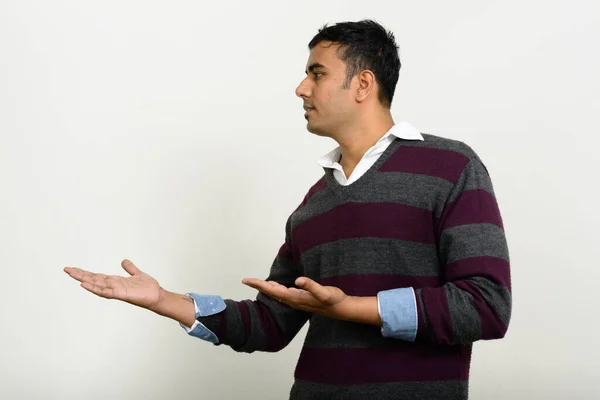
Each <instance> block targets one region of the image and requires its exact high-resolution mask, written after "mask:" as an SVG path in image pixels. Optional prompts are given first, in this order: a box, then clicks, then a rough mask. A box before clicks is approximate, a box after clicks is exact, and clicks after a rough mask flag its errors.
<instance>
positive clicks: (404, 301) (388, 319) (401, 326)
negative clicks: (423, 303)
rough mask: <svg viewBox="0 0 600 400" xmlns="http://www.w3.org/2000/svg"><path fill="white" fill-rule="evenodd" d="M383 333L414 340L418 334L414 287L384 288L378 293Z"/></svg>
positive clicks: (387, 335) (408, 340) (392, 336)
mask: <svg viewBox="0 0 600 400" xmlns="http://www.w3.org/2000/svg"><path fill="white" fill-rule="evenodd" d="M377 304H378V309H379V316H380V317H381V322H382V323H383V327H382V328H381V334H382V335H383V336H384V337H387V338H393V339H401V340H405V341H407V342H414V341H415V338H416V336H417V326H418V325H417V324H418V320H417V299H416V297H415V291H414V290H413V288H411V287H408V288H398V289H391V290H383V291H381V292H379V293H377Z"/></svg>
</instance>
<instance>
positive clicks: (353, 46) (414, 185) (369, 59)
mask: <svg viewBox="0 0 600 400" xmlns="http://www.w3.org/2000/svg"><path fill="white" fill-rule="evenodd" d="M309 49H310V56H309V59H308V63H307V67H306V74H307V76H306V78H305V79H304V80H303V81H302V82H301V83H300V85H299V86H298V88H297V89H296V95H297V96H298V97H300V98H301V99H302V100H303V103H304V109H305V110H306V114H305V118H306V120H307V129H308V131H310V132H312V133H314V134H316V135H320V136H327V137H331V138H333V139H334V140H336V141H337V143H338V144H339V147H338V148H337V149H335V150H334V151H332V152H331V153H329V154H327V155H326V156H325V157H323V158H322V159H321V160H320V161H319V162H320V164H321V165H322V166H323V168H324V171H325V173H324V175H323V177H322V178H321V179H319V180H318V182H316V184H315V185H314V186H312V187H311V188H310V190H309V191H308V193H307V195H306V196H305V198H304V200H303V201H302V202H301V204H300V205H299V206H298V208H297V209H296V210H295V211H294V212H293V213H292V214H291V215H290V217H289V218H288V220H287V223H286V227H285V232H286V235H285V241H284V243H283V245H282V246H281V248H280V250H279V252H278V254H277V256H276V257H275V260H274V262H273V265H272V266H271V270H270V274H269V276H268V278H267V279H266V280H264V281H263V280H259V279H254V278H248V279H244V280H243V281H242V282H243V283H244V284H246V285H249V286H251V287H253V288H256V289H257V290H258V291H259V293H258V295H257V297H256V300H255V301H250V300H244V301H241V302H236V301H233V300H223V299H222V298H221V297H220V296H202V295H198V294H195V293H190V294H186V295H182V294H176V293H171V292H168V291H166V290H164V289H162V288H161V287H160V286H159V284H158V282H157V281H156V280H155V279H153V278H152V277H150V276H148V275H147V274H145V273H143V272H142V271H140V270H139V269H138V268H137V267H136V266H135V265H133V263H132V262H131V261H128V260H125V261H123V263H122V266H123V268H124V269H125V270H126V271H127V272H128V273H129V274H130V275H131V276H130V277H127V278H122V277H117V276H106V275H102V274H93V273H90V272H87V271H83V270H80V269H78V268H70V267H67V268H65V271H66V272H67V273H68V274H69V275H70V276H72V277H73V278H75V279H77V280H79V281H81V282H82V286H83V287H84V288H85V289H87V290H88V291H90V292H92V293H94V294H96V295H99V296H102V297H106V298H115V299H120V300H123V301H126V302H129V303H132V304H135V305H138V306H141V307H144V308H147V309H149V310H152V311H154V312H156V313H158V314H160V315H164V316H167V317H170V318H173V319H175V320H177V321H179V322H180V323H181V324H182V326H183V327H184V328H185V329H186V330H187V331H188V333H189V334H190V335H193V336H196V337H200V338H202V339H204V340H207V341H209V342H212V343H214V344H216V345H221V344H226V345H228V346H230V347H231V348H233V349H234V350H236V351H240V352H249V353H250V352H253V351H257V350H258V351H278V350H280V349H282V348H284V347H285V346H286V345H287V344H288V343H289V342H290V341H291V340H292V339H293V338H294V336H295V335H296V334H297V333H298V331H299V330H300V329H301V328H302V326H303V325H304V324H305V323H306V322H307V321H310V327H309V330H308V334H307V336H306V339H305V342H304V347H303V349H302V352H301V354H300V357H299V360H298V364H297V367H296V371H295V382H294V385H293V387H292V389H291V393H290V398H292V399H333V398H335V399H365V398H372V399H466V398H467V396H468V376H469V366H470V357H471V346H472V343H473V342H474V341H477V340H480V339H494V338H501V337H503V336H504V334H505V332H506V329H507V326H508V323H509V319H510V314H511V292H510V271H509V256H508V248H507V243H506V239H505V235H504V230H503V225H502V219H501V216H500V212H499V210H498V206H497V203H496V200H495V196H494V191H493V187H492V183H491V180H490V178H489V175H488V172H487V170H486V168H485V166H484V165H483V163H482V162H481V160H480V159H479V157H478V156H477V154H476V153H475V152H474V151H473V150H472V149H471V148H469V147H468V146H467V145H465V144H464V143H461V142H458V141H454V140H450V139H445V138H442V137H439V136H435V135H431V134H421V133H420V132H419V131H418V130H416V129H415V128H414V127H413V126H411V125H410V124H408V123H405V122H403V123H400V124H395V123H394V121H393V119H392V116H391V113H390V107H391V104H392V99H393V95H394V90H395V86H396V83H397V80H398V76H399V70H400V60H399V58H398V47H397V46H396V43H395V39H394V36H393V34H391V33H389V32H387V31H386V30H385V29H384V28H383V27H382V26H380V25H379V24H377V23H376V22H373V21H369V20H364V21H360V22H344V23H340V24H337V25H334V26H331V27H327V25H326V26H324V27H323V28H322V29H321V30H319V32H318V34H317V35H316V36H315V37H314V38H313V39H312V40H311V42H310V43H309Z"/></svg>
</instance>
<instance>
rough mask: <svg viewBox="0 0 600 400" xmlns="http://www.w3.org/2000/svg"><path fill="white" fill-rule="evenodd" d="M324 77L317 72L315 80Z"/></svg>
mask: <svg viewBox="0 0 600 400" xmlns="http://www.w3.org/2000/svg"><path fill="white" fill-rule="evenodd" d="M321 75H323V73H321V72H315V80H317V79H319V78H320V77H321Z"/></svg>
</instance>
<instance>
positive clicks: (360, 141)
mask: <svg viewBox="0 0 600 400" xmlns="http://www.w3.org/2000/svg"><path fill="white" fill-rule="evenodd" d="M393 125H394V120H393V119H392V117H391V115H388V116H387V117H386V118H380V119H378V120H376V121H368V122H367V121H365V123H363V124H360V125H359V126H356V127H355V128H353V129H350V130H348V131H345V132H344V134H343V137H341V138H336V139H335V140H336V142H338V144H339V146H340V151H341V154H342V160H341V161H340V164H341V165H342V168H343V169H344V173H345V174H346V176H347V177H348V176H350V174H351V173H352V171H353V170H354V168H355V167H356V165H357V164H358V163H359V162H360V160H361V159H362V157H363V155H364V154H365V153H366V152H367V150H368V149H370V148H371V147H373V146H374V145H375V143H377V141H378V140H379V139H381V137H382V136H383V135H384V134H385V133H386V132H387V131H389V130H390V128H391V127H392V126H393Z"/></svg>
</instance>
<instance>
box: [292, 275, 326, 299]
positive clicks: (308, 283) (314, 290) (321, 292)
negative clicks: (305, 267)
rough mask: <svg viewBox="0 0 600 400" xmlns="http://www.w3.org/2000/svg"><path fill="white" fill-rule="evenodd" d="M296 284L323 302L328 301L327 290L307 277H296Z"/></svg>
mask: <svg viewBox="0 0 600 400" xmlns="http://www.w3.org/2000/svg"><path fill="white" fill-rule="evenodd" d="M296 286H298V287H300V288H302V289H304V290H307V291H308V292H310V293H311V294H312V295H313V296H315V297H316V298H317V299H318V300H320V301H323V302H328V301H329V298H330V297H331V295H330V293H329V291H328V290H327V289H326V288H325V287H324V286H321V285H319V284H318V283H317V282H315V281H313V280H312V279H309V278H305V277H302V278H298V279H296Z"/></svg>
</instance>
